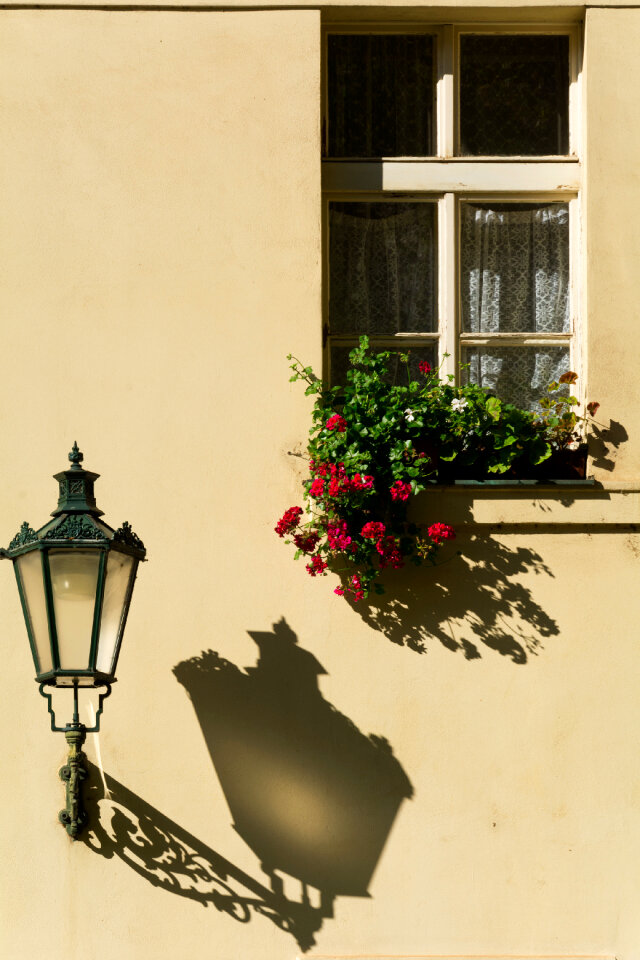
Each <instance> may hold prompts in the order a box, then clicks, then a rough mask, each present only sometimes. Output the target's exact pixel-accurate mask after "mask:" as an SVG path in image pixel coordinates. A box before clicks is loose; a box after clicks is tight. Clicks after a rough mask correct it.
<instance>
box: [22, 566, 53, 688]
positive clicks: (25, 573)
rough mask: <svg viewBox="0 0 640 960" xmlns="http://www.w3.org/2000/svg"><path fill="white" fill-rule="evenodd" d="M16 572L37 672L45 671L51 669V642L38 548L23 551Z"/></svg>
mask: <svg viewBox="0 0 640 960" xmlns="http://www.w3.org/2000/svg"><path fill="white" fill-rule="evenodd" d="M16 564H17V569H18V574H19V576H20V584H21V586H22V593H23V596H24V602H25V607H26V608H27V609H26V614H27V616H28V618H29V623H30V625H31V635H32V637H33V642H34V644H35V648H36V653H37V656H38V661H39V663H36V672H37V673H38V674H41V673H47V672H48V671H49V670H52V669H53V659H52V657H51V644H50V642H49V624H48V622H47V602H46V598H45V592H44V581H43V579H42V559H41V553H40V551H39V550H31V551H30V552H29V553H23V554H22V556H21V557H18V559H17V560H16Z"/></svg>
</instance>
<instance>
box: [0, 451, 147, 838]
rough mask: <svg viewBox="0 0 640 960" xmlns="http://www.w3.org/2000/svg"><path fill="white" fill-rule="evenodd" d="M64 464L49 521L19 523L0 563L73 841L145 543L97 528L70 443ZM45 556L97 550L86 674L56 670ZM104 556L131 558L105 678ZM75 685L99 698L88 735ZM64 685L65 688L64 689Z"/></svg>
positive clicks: (125, 528) (86, 482)
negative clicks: (41, 606) (41, 632)
mask: <svg viewBox="0 0 640 960" xmlns="http://www.w3.org/2000/svg"><path fill="white" fill-rule="evenodd" d="M69 460H70V462H71V466H70V467H69V469H67V470H63V471H61V472H60V473H57V474H55V475H54V478H55V480H56V481H57V482H58V506H57V508H56V509H55V510H54V511H53V512H52V514H51V516H52V517H53V519H52V520H48V521H47V523H45V524H44V526H42V527H40V529H38V530H35V529H34V528H33V527H31V526H30V525H29V523H28V522H27V521H26V520H25V521H24V522H23V523H22V525H21V527H20V529H19V531H18V532H17V533H16V535H15V536H14V537H13V539H12V540H11V543H10V544H9V547H8V548H7V549H6V550H5V549H4V548H1V547H0V558H2V557H7V558H8V559H10V560H12V561H13V563H14V567H15V575H16V581H17V584H18V592H19V595H20V603H21V605H22V613H23V615H24V620H25V624H26V627H27V636H28V638H29V646H30V648H31V654H32V656H33V662H34V665H35V668H36V680H37V682H38V684H39V689H40V693H41V694H42V696H43V697H45V699H46V700H47V707H48V711H49V715H50V717H51V729H52V730H53V731H56V732H61V733H64V735H65V738H66V741H67V744H68V746H69V755H68V758H67V763H66V764H65V766H64V767H62V768H61V770H60V778H61V779H62V781H63V782H64V784H65V788H66V806H65V808H64V810H61V811H60V813H59V815H58V818H59V820H60V822H61V823H62V824H63V825H64V827H65V828H66V830H67V833H68V834H69V836H71V837H72V838H73V839H74V840H75V839H77V837H78V836H79V834H80V833H81V831H82V829H83V828H84V826H85V825H86V821H87V816H86V813H85V811H84V807H83V803H82V782H83V780H85V779H86V776H87V772H86V768H85V766H84V753H83V752H82V746H83V744H84V741H85V738H86V735H87V733H97V732H98V731H99V729H100V717H101V714H102V709H103V703H104V700H106V698H107V697H108V696H109V694H110V693H111V687H112V684H113V683H115V681H116V678H115V670H116V665H117V661H118V656H119V653H120V647H121V644H122V636H123V633H124V628H125V625H126V621H127V615H128V612H129V605H130V602H131V595H132V592H133V585H134V582H135V579H136V572H137V569H138V565H139V563H140V562H141V561H143V560H145V559H146V549H145V546H144V543H143V542H142V540H141V539H140V537H138V535H137V534H136V533H135V532H134V531H133V530H132V528H131V525H130V524H129V523H128V522H126V521H125V523H123V524H122V526H121V527H119V528H118V529H117V530H114V529H113V528H112V527H110V526H109V525H108V524H107V523H105V522H104V520H98V518H99V517H101V516H102V510H99V509H98V507H97V504H96V501H95V496H94V483H95V481H96V480H97V479H98V477H99V474H97V473H92V472H91V471H89V470H84V469H83V467H82V466H81V464H82V460H83V454H82V452H81V451H80V450H79V449H78V444H77V443H75V442H74V444H73V448H72V450H71V452H70V453H69ZM50 549H55V550H56V551H59V550H78V549H82V550H91V551H94V550H98V551H99V552H100V563H99V567H98V579H97V585H96V597H95V601H94V611H93V621H92V627H91V637H90V638H89V639H90V645H89V658H88V664H87V667H86V668H85V667H83V668H81V669H75V670H68V669H64V670H63V669H62V668H61V667H60V652H59V644H58V634H57V628H56V616H55V605H54V600H53V590H52V584H51V571H50V567H49V550H50ZM34 550H38V551H39V553H40V561H41V572H42V587H43V591H44V600H45V607H46V612H47V626H48V632H49V643H50V646H51V660H52V665H53V666H52V669H51V670H47V671H42V664H41V662H40V658H39V656H38V651H37V647H36V642H35V636H34V633H33V625H32V623H31V617H30V614H29V608H28V605H27V598H26V594H25V590H24V585H23V583H22V580H21V577H20V571H19V569H18V566H17V563H16V561H17V559H18V558H19V557H21V556H22V555H23V554H25V553H28V552H31V551H34ZM111 550H116V551H117V552H119V553H125V554H127V555H128V556H130V557H132V559H133V563H132V567H131V576H130V579H129V584H128V586H127V591H126V596H125V599H124V603H123V608H122V611H121V615H120V625H119V630H118V636H117V640H116V646H115V652H114V657H113V663H112V664H111V669H110V672H109V673H104V672H103V671H98V670H96V659H97V652H98V645H99V642H100V627H101V619H102V606H103V602H104V591H105V586H106V581H107V577H108V569H107V560H108V556H109V552H110V551H111ZM82 679H86V680H89V681H90V683H88V684H82V688H83V689H93V690H97V691H98V707H97V710H96V717H95V723H94V725H93V726H92V727H87V726H86V725H85V724H82V723H80V719H79V714H78V689H79V686H80V682H79V681H80V680H82ZM69 681H71V683H70V682H69ZM54 687H59V688H72V689H73V706H74V709H73V719H72V721H71V723H67V724H66V725H65V726H64V727H62V726H57V725H56V722H55V713H54V710H53V708H52V697H53V688H54ZM103 691H104V692H103Z"/></svg>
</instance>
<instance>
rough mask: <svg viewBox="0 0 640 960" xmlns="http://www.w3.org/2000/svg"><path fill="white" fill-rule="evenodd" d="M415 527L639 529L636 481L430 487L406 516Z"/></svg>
mask: <svg viewBox="0 0 640 960" xmlns="http://www.w3.org/2000/svg"><path fill="white" fill-rule="evenodd" d="M409 519H410V520H412V521H414V522H415V523H419V524H423V523H433V522H436V521H439V522H442V523H450V524H452V525H453V526H457V527H460V526H465V525H473V526H476V525H491V526H494V525H500V526H514V527H520V526H540V525H545V526H546V525H552V526H555V525H557V526H570V527H576V526H594V527H597V528H609V527H612V528H613V527H624V528H627V529H630V530H633V529H635V527H636V526H638V527H639V528H640V481H629V482H628V483H626V482H624V481H622V482H612V481H606V482H600V481H598V480H596V479H595V478H593V477H589V478H587V479H586V480H555V481H552V480H514V479H509V480H493V479H492V480H486V481H481V480H456V481H454V482H453V483H450V484H433V485H432V486H430V487H429V488H428V489H427V490H425V491H423V492H422V493H420V494H419V495H418V496H417V497H416V498H415V500H414V503H413V504H412V506H411V509H410V511H409Z"/></svg>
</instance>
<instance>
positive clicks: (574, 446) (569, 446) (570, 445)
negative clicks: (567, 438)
mask: <svg viewBox="0 0 640 960" xmlns="http://www.w3.org/2000/svg"><path fill="white" fill-rule="evenodd" d="M579 446H580V444H579V443H578V441H577V440H572V441H571V442H570V443H568V444H567V450H577V449H578V447H579Z"/></svg>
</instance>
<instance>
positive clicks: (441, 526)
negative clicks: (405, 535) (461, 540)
mask: <svg viewBox="0 0 640 960" xmlns="http://www.w3.org/2000/svg"><path fill="white" fill-rule="evenodd" d="M427 533H428V534H429V536H430V537H431V539H432V540H433V542H434V543H437V544H440V543H442V541H443V540H455V538H456V532H455V530H454V529H453V527H450V526H449V524H447V523H432V524H431V526H430V527H429V529H428V530H427Z"/></svg>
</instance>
